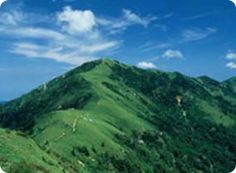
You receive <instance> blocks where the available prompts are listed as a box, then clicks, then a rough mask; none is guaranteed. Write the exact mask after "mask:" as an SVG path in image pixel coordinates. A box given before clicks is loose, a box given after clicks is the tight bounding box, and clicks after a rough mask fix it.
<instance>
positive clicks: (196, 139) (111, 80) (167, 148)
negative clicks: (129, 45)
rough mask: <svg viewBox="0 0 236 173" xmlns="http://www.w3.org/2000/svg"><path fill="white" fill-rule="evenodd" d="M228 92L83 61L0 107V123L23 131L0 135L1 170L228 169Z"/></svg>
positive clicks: (180, 172) (174, 76) (206, 82)
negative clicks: (12, 167) (45, 83)
mask: <svg viewBox="0 0 236 173" xmlns="http://www.w3.org/2000/svg"><path fill="white" fill-rule="evenodd" d="M230 84H231V83H230ZM227 87H228V88H231V86H230V87H229V86H228V85H227ZM226 90H227V88H225V87H224V86H223V85H222V84H221V83H219V82H216V81H214V80H211V79H210V78H207V77H202V78H199V79H194V78H189V77H187V76H184V75H182V74H180V73H163V72H159V71H154V70H150V71H149V70H147V71H146V70H141V69H138V68H135V67H131V66H128V65H125V64H120V63H119V62H116V61H111V60H109V59H103V60H98V61H94V62H89V63H86V64H84V65H82V66H81V67H80V68H77V69H75V70H72V71H70V72H69V73H67V74H65V75H63V76H61V77H58V78H56V79H54V80H53V81H51V82H49V83H47V89H45V87H44V85H42V86H40V87H39V88H37V89H36V90H34V91H32V92H31V93H29V94H27V95H25V96H23V97H22V98H19V99H17V100H14V101H12V102H9V103H7V104H6V105H4V106H0V124H1V125H2V126H4V127H8V128H12V129H21V130H23V131H25V133H27V134H25V135H24V136H22V134H21V135H19V132H16V131H14V130H8V131H6V130H3V129H0V138H2V140H0V144H1V146H2V147H3V149H1V150H0V159H1V160H2V161H3V162H2V165H0V166H2V167H3V168H4V169H6V170H9V169H10V167H11V165H13V166H16V167H21V166H22V165H24V166H25V167H30V168H31V169H34V172H36V169H37V168H38V167H37V166H39V167H40V168H44V169H45V170H48V171H49V172H50V173H60V172H63V171H64V172H65V173H78V172H82V173H89V172H96V173H97V172H98V173H104V172H108V173H111V172H114V173H115V172H122V173H133V172H137V173H143V172H150V173H152V172H166V173H169V172H174V173H189V172H210V173H213V172H214V173H215V172H216V173H222V172H225V171H226V170H227V171H228V170H230V168H231V167H232V165H234V161H235V160H236V155H235V147H234V146H235V145H236V143H235V141H236V140H234V139H235V138H236V137H235V116H234V115H236V110H235V109H234V108H233V105H235V102H234V100H235V99H234V98H232V97H231V96H230V94H228V93H230V91H229V92H226ZM227 91H228V90H227ZM176 96H181V97H182V101H181V104H180V105H178V104H177V101H176ZM203 98H204V99H203ZM184 111H185V112H186V116H183V112H184ZM18 122H20V123H18ZM29 122H30V123H29ZM21 133H22V132H21ZM206 160H207V161H206ZM213 160H216V161H215V162H213ZM21 161H26V163H25V162H23V163H22V162H21ZM0 163H1V162H0ZM212 166H213V167H212ZM209 167H212V168H211V169H209ZM45 170H44V172H45V173H46V171H45ZM227 171H226V172H227ZM15 172H17V171H15ZM15 172H12V173H15ZM39 172H40V171H39ZM41 172H43V171H42V170H41ZM10 173H11V172H10Z"/></svg>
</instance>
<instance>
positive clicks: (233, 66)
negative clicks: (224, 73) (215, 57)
mask: <svg viewBox="0 0 236 173" xmlns="http://www.w3.org/2000/svg"><path fill="white" fill-rule="evenodd" d="M226 67H228V68H230V69H236V63H234V62H229V63H227V64H226Z"/></svg>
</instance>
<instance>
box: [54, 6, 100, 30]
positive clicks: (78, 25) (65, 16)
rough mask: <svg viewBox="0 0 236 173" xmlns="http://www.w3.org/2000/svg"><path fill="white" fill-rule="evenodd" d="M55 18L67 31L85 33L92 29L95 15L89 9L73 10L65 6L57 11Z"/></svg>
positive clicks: (94, 23)
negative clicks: (60, 10)
mask: <svg viewBox="0 0 236 173" xmlns="http://www.w3.org/2000/svg"><path fill="white" fill-rule="evenodd" d="M57 20H58V22H59V23H61V24H62V25H63V28H64V30H65V31H67V32H69V33H73V34H74V33H86V32H89V31H92V30H93V28H94V26H95V25H96V20H95V15H94V14H93V12H92V11H90V10H84V11H82V10H73V9H71V7H69V6H67V7H65V8H64V10H63V11H62V12H61V13H58V15H57Z"/></svg>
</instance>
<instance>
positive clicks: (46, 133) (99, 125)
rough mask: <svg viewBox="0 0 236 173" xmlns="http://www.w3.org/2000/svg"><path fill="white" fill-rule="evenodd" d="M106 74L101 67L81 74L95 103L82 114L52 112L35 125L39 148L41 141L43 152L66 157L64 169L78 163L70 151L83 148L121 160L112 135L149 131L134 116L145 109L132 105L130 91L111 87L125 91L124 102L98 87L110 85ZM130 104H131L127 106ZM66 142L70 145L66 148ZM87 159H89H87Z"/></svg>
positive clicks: (78, 111)
mask: <svg viewBox="0 0 236 173" xmlns="http://www.w3.org/2000/svg"><path fill="white" fill-rule="evenodd" d="M110 70H111V69H110V68H109V67H108V66H107V65H104V64H102V65H100V66H97V67H96V68H95V69H94V70H93V71H91V72H87V73H84V74H82V76H83V77H84V78H85V79H86V80H88V81H89V82H91V83H92V87H93V90H94V91H96V94H97V96H96V97H97V99H94V100H93V101H92V102H90V103H89V104H88V105H86V106H85V107H84V109H83V110H74V109H70V110H66V111H56V112H53V113H51V114H48V115H45V116H44V117H43V118H42V117H41V118H40V119H39V120H38V121H37V123H36V124H37V125H36V127H35V129H37V130H35V131H36V132H37V133H36V134H35V137H34V139H35V140H36V142H37V143H39V144H40V145H42V146H43V145H44V144H45V141H48V143H47V145H46V146H45V147H46V148H47V150H52V153H53V152H57V153H58V154H59V155H63V156H64V157H66V160H67V161H68V165H75V164H74V163H76V162H78V160H76V158H74V157H72V155H71V151H72V150H73V147H76V146H81V147H82V146H86V147H87V148H88V149H90V150H91V149H92V148H95V149H96V150H100V151H107V152H109V153H111V154H113V155H117V154H118V155H121V156H122V153H123V152H124V150H125V148H123V147H124V146H122V145H120V143H118V142H117V141H116V138H115V135H117V134H120V135H123V134H126V133H127V134H131V133H132V131H146V130H151V129H152V130H153V127H152V126H151V124H150V123H148V122H147V121H145V120H143V119H141V118H139V117H138V116H137V115H138V114H139V112H140V111H141V112H144V111H148V109H147V107H145V106H144V105H143V104H142V103H140V102H139V101H138V100H136V101H135V97H136V96H135V95H134V93H135V92H134V91H132V90H131V89H129V88H127V87H126V86H122V85H121V84H119V83H118V82H117V83H115V84H114V83H113V84H114V85H116V86H118V87H119V88H120V89H121V90H122V91H126V93H125V92H123V94H126V97H127V98H129V100H127V98H123V97H121V96H120V95H118V94H116V93H114V92H112V91H111V90H109V89H108V88H107V87H106V86H104V85H103V84H102V82H110V83H112V82H113V81H111V79H109V78H108V76H109V74H110V73H111V71H110ZM142 97H144V96H142ZM130 100H134V101H133V102H130ZM52 125H53V126H52ZM38 129H43V131H40V130H38ZM67 141H70V142H69V143H68V144H67ZM65 144H66V145H65ZM102 145H105V147H102ZM90 159H93V157H92V156H91V158H90ZM81 162H82V161H81ZM82 167H83V166H81V165H78V166H77V167H75V168H74V169H78V170H80V171H81V169H82V170H83V168H82ZM85 170H86V169H85ZM85 170H84V171H85Z"/></svg>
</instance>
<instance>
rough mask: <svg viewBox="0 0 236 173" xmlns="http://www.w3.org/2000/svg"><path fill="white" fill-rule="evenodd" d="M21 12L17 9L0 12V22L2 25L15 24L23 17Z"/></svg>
mask: <svg viewBox="0 0 236 173" xmlns="http://www.w3.org/2000/svg"><path fill="white" fill-rule="evenodd" d="M22 15H23V14H22V13H19V12H17V11H11V12H3V13H0V18H1V19H4V20H0V24H3V25H17V24H18V23H19V22H21V20H22V19H23V16H22Z"/></svg>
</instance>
